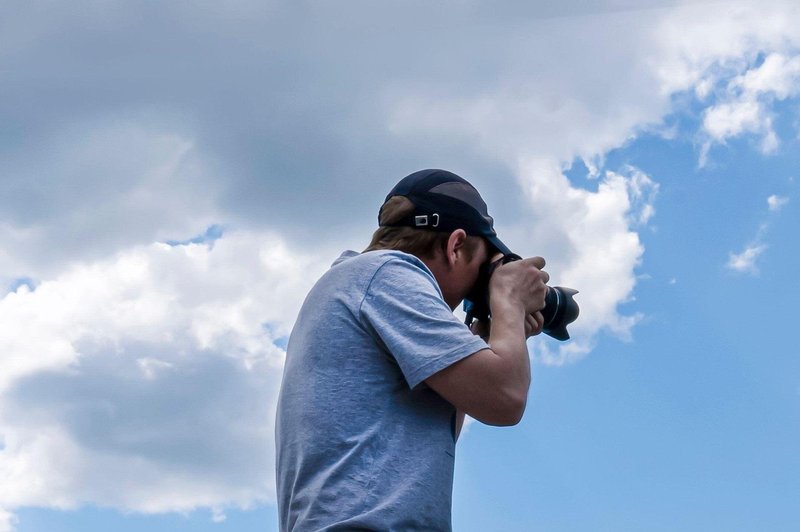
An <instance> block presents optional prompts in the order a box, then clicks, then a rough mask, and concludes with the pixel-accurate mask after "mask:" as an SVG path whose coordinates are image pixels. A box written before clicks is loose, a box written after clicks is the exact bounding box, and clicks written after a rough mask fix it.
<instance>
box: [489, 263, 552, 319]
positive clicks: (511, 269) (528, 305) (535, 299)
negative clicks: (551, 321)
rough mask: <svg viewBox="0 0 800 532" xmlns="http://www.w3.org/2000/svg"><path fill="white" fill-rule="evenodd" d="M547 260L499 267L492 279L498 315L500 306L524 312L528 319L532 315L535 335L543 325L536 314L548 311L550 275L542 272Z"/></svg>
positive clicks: (491, 283)
mask: <svg viewBox="0 0 800 532" xmlns="http://www.w3.org/2000/svg"><path fill="white" fill-rule="evenodd" d="M544 266H545V260H544V259H543V258H542V257H533V258H529V259H523V260H518V261H513V262H509V263H507V264H504V265H502V266H499V267H498V268H497V269H496V270H495V272H494V274H493V275H492V278H491V281H490V288H489V296H490V305H491V307H492V312H493V313H494V311H495V307H496V306H497V305H501V306H506V305H513V306H514V307H516V308H521V309H522V310H523V313H524V315H525V316H528V315H531V316H532V318H533V321H532V322H531V324H530V325H531V331H532V332H534V331H535V332H534V334H538V332H539V331H541V325H540V324H539V322H538V321H537V320H536V317H535V313H537V312H538V311H540V310H542V309H543V308H544V300H545V295H546V294H547V281H549V280H550V275H549V274H548V273H547V272H546V271H544V270H543V269H542V268H544Z"/></svg>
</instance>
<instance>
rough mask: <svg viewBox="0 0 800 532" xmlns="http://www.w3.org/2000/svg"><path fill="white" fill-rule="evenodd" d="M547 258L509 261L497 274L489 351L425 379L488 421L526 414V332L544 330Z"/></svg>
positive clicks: (510, 422) (500, 422)
mask: <svg viewBox="0 0 800 532" xmlns="http://www.w3.org/2000/svg"><path fill="white" fill-rule="evenodd" d="M543 267H544V259H542V258H540V257H536V258H534V259H526V260H523V261H517V262H513V263H509V264H506V265H504V266H502V267H500V268H498V269H497V271H496V272H495V274H494V275H493V276H492V281H491V290H490V294H491V297H490V305H491V308H492V324H491V331H490V333H489V342H488V343H489V349H483V350H481V351H478V352H477V353H474V354H473V355H471V356H468V357H466V358H464V359H462V360H460V361H458V362H456V363H455V364H452V365H450V366H448V367H447V368H444V369H443V370H441V371H439V372H438V373H435V374H434V375H432V376H430V377H429V378H428V379H426V381H425V382H426V383H427V384H428V385H429V386H430V387H431V388H433V389H434V390H435V391H436V392H437V393H439V395H441V396H442V397H443V398H445V399H446V400H448V401H449V402H450V403H451V404H453V405H454V406H455V407H456V408H457V409H458V410H459V411H462V412H465V413H467V414H469V415H470V416H471V417H473V418H475V419H477V420H478V421H481V422H483V423H486V424H488V425H515V424H517V423H518V422H519V421H520V419H521V418H522V414H523V413H524V411H525V405H526V403H527V397H528V388H529V387H530V382H531V373H530V360H529V357H528V348H527V345H526V343H525V340H526V338H527V336H528V335H529V334H531V333H534V332H538V331H539V330H541V325H540V324H541V321H540V320H541V315H539V316H538V317H536V318H535V319H534V322H535V324H536V327H533V326H531V321H530V318H529V317H530V316H535V315H536V314H537V313H538V311H539V310H541V308H542V307H543V306H544V295H545V292H546V290H547V288H546V286H545V283H546V282H547V280H548V278H549V276H548V275H547V273H545V272H542V271H541V268H543Z"/></svg>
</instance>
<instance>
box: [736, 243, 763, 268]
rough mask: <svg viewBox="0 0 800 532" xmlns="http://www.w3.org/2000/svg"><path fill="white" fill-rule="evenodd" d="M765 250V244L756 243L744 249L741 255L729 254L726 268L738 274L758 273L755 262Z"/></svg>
mask: <svg viewBox="0 0 800 532" xmlns="http://www.w3.org/2000/svg"><path fill="white" fill-rule="evenodd" d="M766 249H767V246H766V245H765V244H760V243H756V244H752V245H750V246H748V247H746V248H745V249H744V251H742V252H741V253H731V254H730V257H729V258H728V264H727V267H728V268H730V269H731V270H734V271H736V272H740V273H751V274H755V273H758V268H757V267H756V260H757V259H758V257H759V256H760V255H761V254H762V253H763V252H764V251H766Z"/></svg>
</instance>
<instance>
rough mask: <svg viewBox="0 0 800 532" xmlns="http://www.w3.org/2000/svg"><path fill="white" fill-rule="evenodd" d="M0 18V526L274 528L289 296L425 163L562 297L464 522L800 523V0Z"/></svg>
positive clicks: (469, 468) (293, 301)
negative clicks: (469, 195)
mask: <svg viewBox="0 0 800 532" xmlns="http://www.w3.org/2000/svg"><path fill="white" fill-rule="evenodd" d="M584 4H585V3H583V2H561V3H559V4H558V5H554V4H551V3H541V2H505V3H503V4H502V5H501V6H498V5H497V4H495V3H491V4H490V3H488V2H458V1H453V2H444V3H441V4H437V5H436V6H435V7H432V6H431V4H430V3H428V2H383V3H380V5H378V4H374V3H371V2H345V3H339V4H337V5H336V6H333V5H332V4H328V3H325V2H292V3H288V2H281V1H270V2H258V3H256V2H247V1H243V0H242V1H238V2H232V3H229V4H226V5H225V6H224V7H222V6H220V5H216V4H215V3H211V2H209V3H200V4H194V5H192V6H188V5H185V4H179V3H172V2H166V3H156V2H140V3H135V4H132V3H126V2H108V3H105V4H103V5H98V4H84V5H83V7H82V9H75V8H74V6H66V5H65V6H62V5H59V4H50V5H48V6H46V8H45V6H44V5H32V4H21V3H18V4H15V5H12V4H6V5H4V6H3V7H2V8H0V21H2V22H0V35H2V37H0V39H1V41H0V42H2V43H3V44H2V46H0V86H3V87H4V91H3V93H4V97H3V98H2V99H0V182H1V183H2V185H3V190H4V194H2V195H0V287H2V286H4V287H6V288H5V291H3V292H0V532H10V531H16V532H44V531H47V532H60V531H77V530H80V531H81V532H84V531H94V530H98V531H99V530H120V531H138V530H148V531H153V530H155V531H157V530H170V531H179V530H187V531H188V530H191V531H205V530H209V531H219V532H222V531H228V530H230V531H237V532H247V531H251V530H252V531H256V530H258V531H264V530H277V519H276V513H275V507H274V500H275V495H274V479H273V469H272V468H273V457H274V451H273V445H274V444H273V438H274V436H273V428H272V424H273V419H274V417H273V416H274V404H275V397H276V392H277V386H278V383H279V379H280V371H281V367H282V360H283V356H284V348H285V345H286V338H287V335H288V333H289V331H290V329H291V325H292V322H293V319H294V315H295V314H296V312H297V309H298V308H299V305H300V304H301V302H302V299H303V297H304V295H305V292H306V291H307V290H308V288H309V287H310V286H311V284H312V283H313V281H314V280H315V279H316V277H317V276H318V275H319V274H320V273H321V272H323V271H324V269H325V268H326V267H327V265H328V264H329V263H330V262H331V261H332V260H333V258H335V257H336V256H337V255H338V253H339V252H340V251H341V249H344V248H352V249H362V248H363V247H364V246H365V245H366V243H367V241H368V239H369V236H370V234H371V232H372V230H373V229H374V227H375V219H376V214H377V209H378V207H379V205H380V202H381V201H382V199H383V197H384V196H385V194H386V192H387V191H388V190H389V189H390V188H391V187H392V186H393V184H394V183H395V182H396V181H397V180H398V179H399V178H401V177H403V176H404V175H406V174H408V173H410V172H412V171H414V170H417V169H420V168H426V167H441V168H447V169H450V170H453V171H456V172H458V173H459V174H461V175H463V176H465V177H466V178H468V179H469V180H471V181H472V182H473V183H474V184H475V185H476V186H477V187H478V188H479V190H481V192H482V193H483V195H484V197H485V198H486V199H487V203H488V204H489V208H490V212H491V213H492V214H493V216H494V218H495V220H496V223H497V227H498V231H499V233H500V235H501V237H502V238H503V240H504V241H505V242H506V243H507V244H509V245H510V246H511V247H512V248H513V249H514V250H516V251H518V252H520V253H522V254H526V255H531V254H538V255H543V256H545V257H546V258H547V260H548V270H549V271H550V274H551V277H552V279H553V284H562V285H567V286H574V287H575V288H577V289H579V290H580V294H579V296H578V300H579V302H580V304H581V308H582V314H581V317H580V319H579V320H578V322H576V323H575V324H574V326H573V327H571V331H572V334H573V340H571V341H570V342H566V343H563V344H562V343H558V342H556V341H554V340H551V339H549V338H544V337H541V338H535V339H533V340H531V341H530V342H529V347H530V351H531V355H532V357H533V360H534V381H533V386H532V389H531V396H530V400H529V406H528V412H527V413H526V416H525V418H524V419H523V421H522V422H521V423H520V424H519V425H518V426H516V427H513V428H502V429H500V428H492V427H485V426H482V425H480V424H479V423H472V424H470V425H469V426H468V427H467V428H466V430H465V433H464V434H463V435H462V438H461V440H460V441H459V447H458V451H457V452H458V455H457V464H456V479H455V486H454V517H453V519H454V525H455V528H456V530H463V531H484V530H509V531H513V530H519V531H528V530H546V531H558V530H564V531H568V530H569V531H572V530H609V531H612V530H613V531H620V530H631V531H639V530H648V531H649V530H654V531H660V530H664V531H667V530H670V531H671V530H697V531H700V530H703V531H704V530H743V531H750V530H753V531H755V530H776V531H780V530H787V531H788V530H796V529H798V527H800V506H799V505H798V504H797V501H798V500H799V499H800V480H798V479H799V478H800V457H798V454H797V452H796V448H797V442H798V441H800V358H798V353H797V348H796V344H797V343H796V341H794V334H793V333H794V327H795V326H796V325H795V321H796V320H795V319H794V315H795V312H794V309H793V306H792V305H793V303H794V302H795V301H797V300H798V296H800V293H799V292H798V283H797V281H796V278H795V274H796V272H797V271H798V264H799V263H800V254H799V253H800V248H798V245H797V236H796V230H797V227H800V223H799V222H800V220H799V219H798V218H800V210H798V193H797V187H798V181H797V180H798V179H799V178H800V175H798V172H797V169H798V168H800V155H798V154H799V153H800V150H798V145H799V144H800V98H798V96H799V95H800V34H798V32H797V30H796V28H797V27H800V9H798V7H797V6H795V5H793V4H792V3H787V2H758V3H756V2H726V3H716V2H684V1H670V0H652V1H644V2H633V1H626V0H608V1H600V2H596V3H594V4H593V5H592V6H591V7H587V6H586V5H584Z"/></svg>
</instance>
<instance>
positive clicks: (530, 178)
mask: <svg viewBox="0 0 800 532" xmlns="http://www.w3.org/2000/svg"><path fill="white" fill-rule="evenodd" d="M522 174H523V175H524V178H523V180H522V185H523V187H524V188H525V191H526V195H527V198H528V201H529V202H530V209H531V211H530V212H531V214H530V222H529V223H528V224H526V226H525V227H516V228H512V229H511V230H510V231H509V232H510V233H511V234H510V236H511V238H510V239H509V240H510V241H512V242H513V241H517V242H524V243H521V244H519V245H518V247H519V249H520V250H521V251H522V252H524V253H525V254H527V255H534V254H536V255H542V256H544V257H545V258H546V259H547V261H548V265H547V270H548V271H549V272H550V273H551V283H550V284H551V285H553V286H559V285H561V286H569V287H573V288H576V289H578V290H580V294H578V295H577V296H576V300H577V301H578V303H579V305H580V308H581V314H580V317H579V318H578V320H577V321H576V322H575V323H574V324H572V325H571V326H570V327H569V330H570V334H571V336H572V337H573V341H572V342H570V343H567V344H559V346H558V347H552V348H550V347H548V346H547V345H546V344H545V345H541V344H540V343H536V342H534V343H532V344H531V345H532V347H533V348H534V349H535V350H538V355H539V359H540V360H541V361H542V362H544V363H548V364H561V363H564V362H570V361H574V360H577V359H578V358H580V357H581V356H583V355H585V354H586V353H588V352H589V351H590V350H591V348H592V347H593V345H594V342H595V340H594V337H595V336H596V334H597V333H598V332H599V331H600V330H603V329H605V330H608V331H610V332H612V333H614V334H616V335H619V336H620V337H623V338H629V337H630V334H631V329H632V327H633V326H634V325H635V323H636V322H637V321H638V320H639V319H640V318H641V316H640V315H639V314H636V313H633V314H631V315H624V314H622V313H621V312H620V308H619V306H620V305H621V304H622V303H624V302H626V301H628V300H630V299H631V298H632V295H633V289H634V287H635V285H636V268H637V267H638V266H639V264H640V262H641V258H642V254H643V253H644V247H643V246H642V243H641V241H640V239H639V235H638V234H637V233H636V231H635V229H634V228H635V227H638V226H641V225H642V224H645V223H647V221H648V220H649V219H650V217H651V216H652V215H653V213H654V206H653V202H654V201H655V196H656V194H657V191H658V184H657V183H655V182H653V181H652V179H651V178H650V177H649V176H647V175H646V174H644V173H643V172H641V171H640V170H638V169H636V168H627V169H626V171H625V173H614V172H607V173H606V174H605V176H604V177H603V179H602V180H601V182H600V184H599V186H598V189H597V191H596V192H591V191H589V190H585V189H581V188H577V187H574V186H572V184H571V183H570V182H569V180H568V179H567V178H566V177H565V176H564V175H563V174H562V173H561V171H560V169H559V166H558V165H557V164H556V163H555V162H554V161H549V162H548V161H542V160H539V161H528V162H527V163H526V164H525V166H524V167H523V169H522ZM526 218H527V217H526ZM503 234H504V235H505V234H506V233H503ZM504 238H505V236H504ZM532 243H535V247H534V246H533V244H532Z"/></svg>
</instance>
